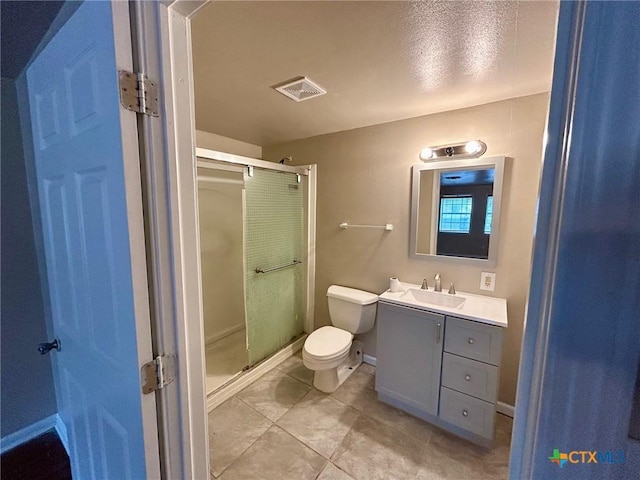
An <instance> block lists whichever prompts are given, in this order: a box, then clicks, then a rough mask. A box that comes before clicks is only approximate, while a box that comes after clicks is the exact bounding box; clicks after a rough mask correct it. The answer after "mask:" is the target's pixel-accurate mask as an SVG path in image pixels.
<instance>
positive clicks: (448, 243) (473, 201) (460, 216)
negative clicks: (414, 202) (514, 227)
mask: <svg viewBox="0 0 640 480" xmlns="http://www.w3.org/2000/svg"><path fill="white" fill-rule="evenodd" d="M439 174H440V199H439V212H438V231H437V242H436V253H437V254H438V255H447V256H456V257H465V258H481V259H486V258H488V257H489V236H490V234H491V215H492V212H493V181H494V176H495V169H494V168H484V169H470V170H450V171H443V172H439Z"/></svg>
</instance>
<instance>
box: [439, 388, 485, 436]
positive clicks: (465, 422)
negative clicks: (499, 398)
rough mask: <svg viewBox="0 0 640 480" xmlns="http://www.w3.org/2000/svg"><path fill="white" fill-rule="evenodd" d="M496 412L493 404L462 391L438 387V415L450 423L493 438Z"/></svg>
mask: <svg viewBox="0 0 640 480" xmlns="http://www.w3.org/2000/svg"><path fill="white" fill-rule="evenodd" d="M495 414H496V409H495V405H494V404H492V403H488V402H485V401H483V400H478V399H477V398H473V397H470V396H469V395H465V394H464V393H460V392H456V391H454V390H450V389H448V388H446V387H442V388H441V389H440V413H439V417H440V418H441V419H442V420H444V421H445V422H448V423H450V424H452V425H455V426H457V427H460V428H462V429H464V430H468V431H470V432H473V433H475V434H476V435H480V436H481V437H484V438H488V439H493V422H494V417H495Z"/></svg>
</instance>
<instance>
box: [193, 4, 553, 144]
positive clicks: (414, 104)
mask: <svg viewBox="0 0 640 480" xmlns="http://www.w3.org/2000/svg"><path fill="white" fill-rule="evenodd" d="M557 9H558V3H557V2H544V1H521V2H508V1H495V2H481V1H469V2H462V1H452V2H447V1H422V2H374V1H370V2H314V1H299V2H265V1H257V2H224V1H217V2H213V3H211V4H210V5H209V6H207V7H206V8H204V9H203V10H201V12H200V13H199V14H198V15H197V16H196V17H195V19H194V20H193V23H192V36H193V60H194V77H195V100H196V127H197V128H198V129H199V130H205V131H209V132H213V133H217V134H220V135H225V136H228V137H231V138H235V139H238V140H243V141H246V142H250V143H254V144H257V145H262V146H266V145H272V144H275V143H280V142H284V141H289V140H294V139H299V138H306V137H310V136H315V135H321V134H325V133H331V132H337V131H342V130H348V129H352V128H358V127H363V126H367V125H375V124H379V123H385V122H390V121H394V120H400V119H405V118H411V117H417V116H420V115H425V114H429V113H435V112H442V111H446V110H453V109H458V108H464V107H468V106H472V105H480V104H483V103H489V102H493V101H498V100H503V99H506V98H512V97H518V96H523V95H529V94H533V93H539V92H543V91H547V90H548V89H549V87H550V83H551V67H552V62H553V47H554V38H555V24H556V14H557ZM298 76H307V77H309V78H310V79H312V80H313V81H315V82H316V83H318V84H319V85H320V86H321V87H323V88H324V89H325V90H327V94H326V95H323V96H321V97H317V98H314V99H310V100H307V101H304V102H300V103H296V102H294V101H292V100H289V99H288V98H286V97H284V96H283V95H281V94H279V93H277V92H276V91H275V90H273V89H272V88H271V87H272V86H274V85H276V84H279V83H282V82H284V81H286V80H289V79H292V78H294V77H298Z"/></svg>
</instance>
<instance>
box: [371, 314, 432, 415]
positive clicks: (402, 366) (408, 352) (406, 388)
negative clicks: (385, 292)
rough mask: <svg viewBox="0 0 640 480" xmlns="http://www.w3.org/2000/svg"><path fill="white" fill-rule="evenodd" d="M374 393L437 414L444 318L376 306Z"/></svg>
mask: <svg viewBox="0 0 640 480" xmlns="http://www.w3.org/2000/svg"><path fill="white" fill-rule="evenodd" d="M377 322H378V327H377V328H378V332H377V334H378V335H377V336H378V339H377V342H378V343H377V353H376V357H377V360H376V390H377V391H378V392H379V393H381V394H385V395H387V396H389V397H392V398H394V399H396V400H399V401H401V402H403V403H405V404H407V405H410V406H412V407H415V408H417V409H420V410H422V411H423V412H426V413H429V414H431V415H437V414H438V398H439V395H440V366H441V363H442V345H443V340H444V337H443V335H444V316H443V315H438V314H434V313H428V312H423V311H420V310H414V309H411V308H406V307H400V306H392V305H388V304H385V303H379V304H378V316H377Z"/></svg>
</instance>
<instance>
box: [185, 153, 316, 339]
mask: <svg viewBox="0 0 640 480" xmlns="http://www.w3.org/2000/svg"><path fill="white" fill-rule="evenodd" d="M210 161H215V162H223V163H228V164H232V165H238V166H244V167H247V168H248V167H255V168H261V169H265V170H272V171H277V172H287V173H295V174H298V175H303V176H305V177H307V195H306V198H305V204H306V207H307V208H306V217H307V218H306V222H305V235H304V237H305V239H306V256H305V261H304V262H303V264H304V268H305V269H306V272H305V280H306V285H305V286H304V289H303V292H304V302H305V318H304V324H303V331H304V333H311V332H313V329H314V308H315V293H314V292H315V276H316V261H315V258H316V257H315V251H316V249H315V241H316V187H317V180H316V170H317V169H316V165H299V166H297V165H296V166H289V165H281V164H279V163H274V162H269V161H266V160H260V159H257V158H251V157H243V156H242V155H235V154H233V153H226V152H220V151H217V150H210V149H207V148H199V147H196V167H200V168H213V169H215V168H216V167H220V164H214V163H211V162H210ZM243 203H244V202H243ZM196 206H197V208H198V209H199V205H198V204H196ZM244 209H245V206H244V205H243V213H244ZM243 221H244V219H243ZM197 237H198V239H199V238H200V225H199V224H198V225H197ZM242 242H243V250H244V234H243V240H242ZM199 254H200V242H199V241H198V258H200V256H199ZM243 255H244V253H243ZM244 267H246V266H243V269H244ZM199 271H202V266H201V265H200V266H199ZM244 288H246V277H245V279H244ZM245 302H246V299H245ZM203 320H204V319H203ZM246 321H247V318H246V307H245V325H246ZM203 342H204V336H203Z"/></svg>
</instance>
